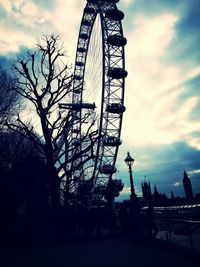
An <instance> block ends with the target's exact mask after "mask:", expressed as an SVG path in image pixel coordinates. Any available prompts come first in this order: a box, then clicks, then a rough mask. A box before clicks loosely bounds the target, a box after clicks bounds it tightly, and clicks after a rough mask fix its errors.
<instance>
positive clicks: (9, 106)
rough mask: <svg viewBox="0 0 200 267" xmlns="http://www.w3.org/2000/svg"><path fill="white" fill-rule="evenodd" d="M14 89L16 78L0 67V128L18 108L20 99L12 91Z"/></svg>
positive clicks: (14, 91)
mask: <svg viewBox="0 0 200 267" xmlns="http://www.w3.org/2000/svg"><path fill="white" fill-rule="evenodd" d="M16 88H17V81H16V78H15V77H14V76H13V75H11V74H10V73H9V71H8V70H5V69H3V68H2V67H1V66H0V128H2V126H3V124H4V122H5V121H6V119H8V118H11V117H12V116H13V115H14V114H16V112H17V110H18V108H19V103H20V97H19V95H18V94H17V92H16V90H14V89H16Z"/></svg>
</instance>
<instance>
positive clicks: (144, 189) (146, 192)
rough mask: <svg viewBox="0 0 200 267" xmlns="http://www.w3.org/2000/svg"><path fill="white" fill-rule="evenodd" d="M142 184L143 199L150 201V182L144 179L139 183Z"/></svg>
mask: <svg viewBox="0 0 200 267" xmlns="http://www.w3.org/2000/svg"><path fill="white" fill-rule="evenodd" d="M141 186H142V196H143V198H144V199H145V201H146V202H148V201H151V199H152V194H151V184H150V182H146V181H144V182H143V183H141Z"/></svg>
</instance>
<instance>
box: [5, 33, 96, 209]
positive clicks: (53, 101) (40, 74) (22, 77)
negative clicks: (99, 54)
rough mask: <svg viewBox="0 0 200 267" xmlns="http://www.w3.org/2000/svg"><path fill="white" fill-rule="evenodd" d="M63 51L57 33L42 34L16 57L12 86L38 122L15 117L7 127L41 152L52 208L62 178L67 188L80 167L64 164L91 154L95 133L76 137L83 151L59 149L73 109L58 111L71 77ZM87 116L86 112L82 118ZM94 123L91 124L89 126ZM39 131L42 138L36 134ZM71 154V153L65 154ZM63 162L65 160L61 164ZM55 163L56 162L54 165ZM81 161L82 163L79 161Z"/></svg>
mask: <svg viewBox="0 0 200 267" xmlns="http://www.w3.org/2000/svg"><path fill="white" fill-rule="evenodd" d="M65 59H66V52H65V50H64V48H63V47H62V46H61V45H60V44H59V38H58V37H57V36H54V35H51V36H45V37H44V38H43V39H41V40H38V42H37V45H36V50H35V51H32V50H27V53H26V54H25V55H23V56H22V57H20V58H18V60H17V63H16V66H15V70H16V73H17V81H18V84H19V87H18V88H16V89H15V91H16V92H17V93H19V94H20V95H21V96H22V97H23V98H24V99H25V100H26V102H27V106H29V107H30V108H31V117H32V118H34V120H35V121H36V122H37V123H36V124H37V128H36V127H34V126H33V125H31V124H28V125H27V124H26V123H25V122H24V120H23V117H22V116H20V115H18V116H17V123H11V122H8V123H7V125H8V127H9V128H11V129H13V130H15V131H17V132H19V133H22V134H24V136H25V137H27V138H29V140H31V141H32V142H33V143H34V144H35V147H36V148H37V149H38V150H39V151H40V153H41V155H42V157H44V158H45V162H46V173H47V180H48V184H49V189H50V198H51V205H52V208H53V210H57V208H59V207H60V185H61V181H62V179H63V177H67V178H66V190H70V182H71V181H70V178H71V175H72V173H73V171H74V169H73V168H79V167H80V166H77V165H76V166H74V165H73V164H72V165H71V166H72V168H70V169H67V168H66V164H69V163H70V162H74V161H75V160H76V159H77V158H78V157H80V155H81V154H82V155H84V153H85V154H87V155H88V157H86V160H88V159H89V158H90V157H92V156H93V145H94V142H95V138H97V136H96V134H97V133H96V132H94V133H93V132H91V131H89V130H88V132H87V133H86V134H84V135H81V137H79V140H78V141H79V144H80V142H83V141H84V140H86V141H87V142H85V143H86V144H87V145H86V146H85V148H84V150H81V151H80V150H79V149H78V147H79V145H77V147H73V150H75V151H76V148H77V153H74V151H73V153H71V155H72V156H71V157H69V156H66V151H65V150H63V151H62V150H60V147H59V141H60V140H61V139H60V138H61V137H62V138H64V139H65V143H66V144H67V142H68V138H69V136H68V132H67V131H66V128H67V127H70V123H71V118H72V112H73V111H72V110H70V109H69V110H58V104H59V102H60V101H64V102H66V101H68V102H69V101H71V94H72V86H71V84H72V81H73V76H72V75H71V74H70V73H69V71H70V67H69V66H68V64H65V63H64V61H65ZM87 118H88V115H87V114H86V115H85V119H87ZM92 125H93V122H92V123H91V127H92ZM37 131H40V132H41V133H42V134H41V138H40V137H38V135H36V134H35V132H37ZM68 155H70V153H68ZM63 161H64V163H63ZM56 163H57V164H56ZM80 164H82V162H80Z"/></svg>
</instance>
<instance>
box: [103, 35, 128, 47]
mask: <svg viewBox="0 0 200 267" xmlns="http://www.w3.org/2000/svg"><path fill="white" fill-rule="evenodd" d="M107 43H108V44H110V45H113V46H125V45H126V44H127V40H126V38H125V37H123V36H121V35H118V34H115V35H110V36H108V39H107Z"/></svg>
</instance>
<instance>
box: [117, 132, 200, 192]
mask: <svg viewBox="0 0 200 267" xmlns="http://www.w3.org/2000/svg"><path fill="white" fill-rule="evenodd" d="M195 134H197V136H198V135H199V134H198V133H194V135H195ZM127 150H128V149H127ZM130 152H131V151H130ZM133 153H134V155H133ZM132 156H133V157H135V162H136V163H138V164H135V166H134V167H133V170H134V183H135V186H136V187H137V188H138V189H139V190H141V185H140V183H141V181H143V180H144V179H145V178H144V177H145V176H146V180H147V181H150V182H151V185H152V187H153V185H154V184H156V185H157V187H158V189H159V191H160V192H162V193H166V194H168V195H170V192H171V191H173V192H174V193H175V194H176V195H180V196H183V193H184V191H183V187H182V178H183V172H184V169H185V170H186V171H187V172H191V171H194V170H198V169H200V151H199V150H198V149H195V148H193V147H191V146H189V145H188V144H187V143H186V142H177V143H173V144H168V145H157V146H153V145H152V146H146V147H142V148H141V147H138V148H135V149H134V151H133V152H132ZM137 166H138V167H137ZM119 176H120V178H121V179H123V182H124V183H125V185H126V186H129V178H128V177H129V174H128V170H127V173H126V172H123V173H120V175H119ZM190 176H191V181H192V184H193V189H194V192H195V193H197V192H198V191H199V192H200V173H196V174H191V175H190ZM124 177H126V178H125V179H124ZM177 182H179V183H180V185H179V184H176V183H177Z"/></svg>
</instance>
